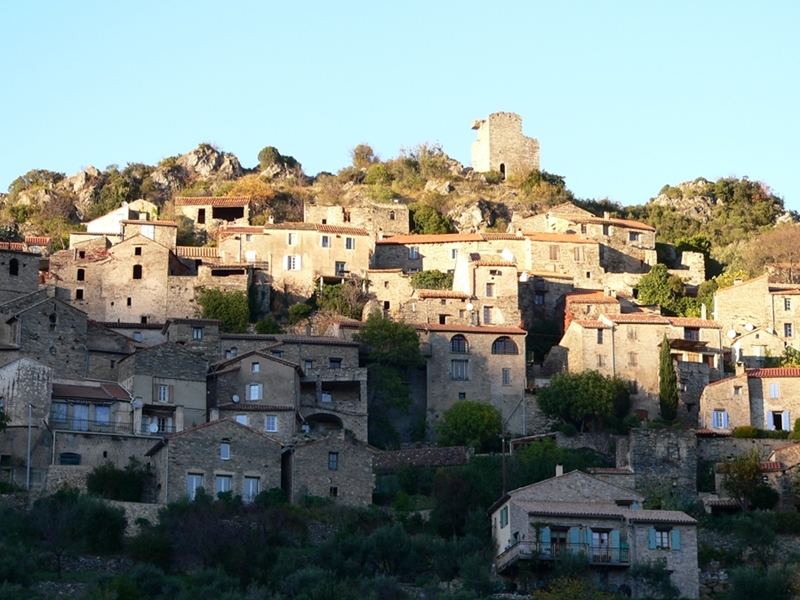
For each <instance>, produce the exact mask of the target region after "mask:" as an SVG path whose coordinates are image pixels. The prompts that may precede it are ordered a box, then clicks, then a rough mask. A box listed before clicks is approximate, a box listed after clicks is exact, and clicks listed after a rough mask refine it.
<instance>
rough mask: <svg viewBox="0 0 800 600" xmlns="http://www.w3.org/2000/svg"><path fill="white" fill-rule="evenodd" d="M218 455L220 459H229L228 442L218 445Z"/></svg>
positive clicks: (229, 446) (229, 449)
mask: <svg viewBox="0 0 800 600" xmlns="http://www.w3.org/2000/svg"><path fill="white" fill-rule="evenodd" d="M219 457H220V458H221V459H222V460H230V459H231V445H230V444H229V443H228V442H222V443H221V444H220V445H219Z"/></svg>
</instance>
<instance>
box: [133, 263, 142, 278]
mask: <svg viewBox="0 0 800 600" xmlns="http://www.w3.org/2000/svg"><path fill="white" fill-rule="evenodd" d="M133 278H134V279H141V278H142V265H133Z"/></svg>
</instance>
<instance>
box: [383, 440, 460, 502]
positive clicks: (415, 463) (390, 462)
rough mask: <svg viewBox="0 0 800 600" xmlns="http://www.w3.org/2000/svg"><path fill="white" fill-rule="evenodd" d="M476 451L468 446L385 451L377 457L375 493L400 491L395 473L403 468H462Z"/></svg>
mask: <svg viewBox="0 0 800 600" xmlns="http://www.w3.org/2000/svg"><path fill="white" fill-rule="evenodd" d="M473 453H474V449H470V448H467V447H466V446H447V447H444V448H439V447H435V446H425V447H421V448H404V449H403V450H384V451H383V452H380V453H378V454H376V455H375V457H374V459H373V461H372V470H373V471H374V472H375V478H376V483H375V492H376V493H378V494H388V493H391V492H395V491H397V489H398V485H397V479H396V477H395V473H396V472H397V471H398V470H399V469H401V468H403V467H417V468H428V469H439V468H443V467H462V466H464V465H466V464H468V463H469V459H470V457H471V456H472V454H473Z"/></svg>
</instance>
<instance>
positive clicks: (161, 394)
mask: <svg viewBox="0 0 800 600" xmlns="http://www.w3.org/2000/svg"><path fill="white" fill-rule="evenodd" d="M158 401H159V402H169V386H168V385H159V386H158Z"/></svg>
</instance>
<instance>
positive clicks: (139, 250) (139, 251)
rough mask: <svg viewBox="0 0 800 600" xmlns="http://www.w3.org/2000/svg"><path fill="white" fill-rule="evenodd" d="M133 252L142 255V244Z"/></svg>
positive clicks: (135, 254)
mask: <svg viewBox="0 0 800 600" xmlns="http://www.w3.org/2000/svg"><path fill="white" fill-rule="evenodd" d="M133 254H134V256H141V255H142V247H141V246H136V247H135V248H134V249H133Z"/></svg>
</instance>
